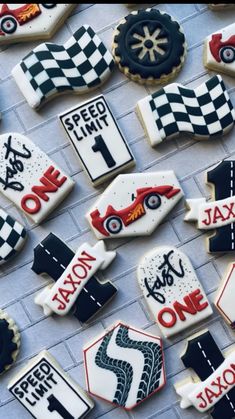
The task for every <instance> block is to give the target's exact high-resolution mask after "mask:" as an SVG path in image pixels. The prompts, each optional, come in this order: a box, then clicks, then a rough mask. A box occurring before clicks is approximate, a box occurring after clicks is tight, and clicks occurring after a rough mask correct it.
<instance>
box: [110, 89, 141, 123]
mask: <svg viewBox="0 0 235 419" xmlns="http://www.w3.org/2000/svg"><path fill="white" fill-rule="evenodd" d="M145 96H147V90H146V88H145V87H144V86H140V85H139V84H137V83H134V82H132V81H129V82H128V83H126V84H124V85H123V86H120V87H118V88H117V89H116V90H115V91H111V92H109V93H106V94H105V97H106V99H107V101H108V103H109V104H110V107H111V108H112V111H113V113H114V115H115V116H116V117H118V116H121V115H123V114H124V113H128V112H131V111H133V110H134V108H135V106H136V104H137V102H138V101H139V100H140V99H142V98H144V97H145Z"/></svg>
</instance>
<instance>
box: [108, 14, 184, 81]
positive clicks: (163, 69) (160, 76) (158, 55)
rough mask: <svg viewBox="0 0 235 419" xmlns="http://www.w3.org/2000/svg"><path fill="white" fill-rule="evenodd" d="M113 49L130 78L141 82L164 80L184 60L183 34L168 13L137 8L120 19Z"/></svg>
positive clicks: (169, 76) (178, 67) (173, 72)
mask: <svg viewBox="0 0 235 419" xmlns="http://www.w3.org/2000/svg"><path fill="white" fill-rule="evenodd" d="M112 52H113V57H114V60H115V62H116V63H117V64H118V67H119V69H120V70H121V71H122V72H123V73H124V74H125V75H126V76H127V77H129V78H130V79H132V80H134V81H136V82H138V83H141V84H143V83H145V84H158V83H165V82H167V81H168V80H169V79H171V78H173V77H175V76H176V74H177V73H178V72H179V71H180V69H181V67H182V65H183V63H184V60H185V56H186V42H185V36H184V34H183V30H182V28H181V26H180V25H179V24H178V22H176V21H175V20H173V18H172V17H171V16H169V15H168V14H166V13H162V12H160V11H159V10H156V9H146V10H144V9H140V10H138V11H134V12H131V13H130V14H129V15H128V16H126V17H125V18H123V19H122V20H121V21H120V22H119V24H118V26H117V27H116V29H115V31H114V35H113V45H112Z"/></svg>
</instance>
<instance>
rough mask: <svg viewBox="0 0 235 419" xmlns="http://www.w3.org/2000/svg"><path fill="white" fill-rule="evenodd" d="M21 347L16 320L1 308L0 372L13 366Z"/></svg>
mask: <svg viewBox="0 0 235 419" xmlns="http://www.w3.org/2000/svg"><path fill="white" fill-rule="evenodd" d="M19 348H20V334H19V331H18V328H17V326H16V324H15V322H14V321H13V320H12V319H11V318H10V317H8V315H7V314H6V313H5V312H4V311H3V310H0V374H2V373H4V372H5V371H7V370H8V369H9V368H11V366H12V364H13V363H14V362H15V360H16V358H17V355H18V353H19Z"/></svg>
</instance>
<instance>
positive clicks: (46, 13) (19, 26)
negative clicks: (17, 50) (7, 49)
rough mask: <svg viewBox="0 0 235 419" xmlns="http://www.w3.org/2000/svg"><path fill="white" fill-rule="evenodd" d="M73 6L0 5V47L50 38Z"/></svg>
mask: <svg viewBox="0 0 235 419" xmlns="http://www.w3.org/2000/svg"><path fill="white" fill-rule="evenodd" d="M74 7H75V6H74V5H73V4H58V3H57V4H53V3H51V4H49V3H43V4H36V3H29V4H24V5H23V6H22V5H18V4H11V3H5V4H1V5H0V45H1V44H9V43H14V42H19V41H31V40H33V39H47V38H50V37H51V36H52V35H53V34H54V33H55V32H56V31H57V29H58V28H59V27H60V26H61V25H62V24H63V23H64V21H65V19H66V18H67V17H68V16H69V14H70V13H71V11H72V10H73V8H74Z"/></svg>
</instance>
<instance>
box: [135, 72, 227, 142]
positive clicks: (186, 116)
mask: <svg viewBox="0 0 235 419" xmlns="http://www.w3.org/2000/svg"><path fill="white" fill-rule="evenodd" d="M136 111H137V115H138V116H139V118H140V121H141V123H142V125H143V128H144V130H145V132H146V135H147V138H148V140H149V142H150V145H151V146H152V147H154V146H156V145H157V144H159V143H161V142H162V141H165V140H166V139H170V138H175V137H178V136H179V135H180V134H181V133H188V134H190V135H192V136H193V137H195V138H196V139H197V140H206V139H209V138H213V137H214V136H217V135H224V134H227V132H229V131H230V130H231V129H232V128H233V126H234V120H235V110H234V108H233V105H232V102H231V100H230V98H229V95H228V92H227V91H226V88H225V85H224V82H223V80H222V77H221V76H214V77H212V78H211V79H209V80H208V81H206V82H205V83H202V84H201V85H200V86H198V87H196V88H195V89H189V88H186V87H184V86H182V85H181V84H178V83H172V84H169V85H168V86H166V87H163V88H161V89H160V90H158V91H157V92H155V93H154V94H153V95H149V96H147V97H145V98H144V99H141V100H140V101H139V102H138V103H137V107H136Z"/></svg>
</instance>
